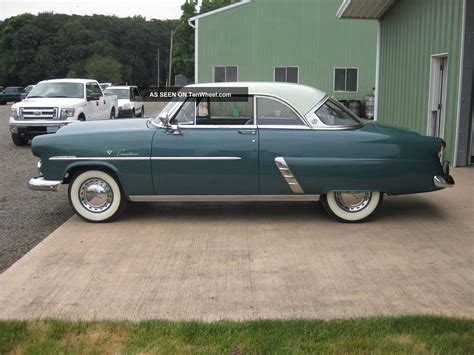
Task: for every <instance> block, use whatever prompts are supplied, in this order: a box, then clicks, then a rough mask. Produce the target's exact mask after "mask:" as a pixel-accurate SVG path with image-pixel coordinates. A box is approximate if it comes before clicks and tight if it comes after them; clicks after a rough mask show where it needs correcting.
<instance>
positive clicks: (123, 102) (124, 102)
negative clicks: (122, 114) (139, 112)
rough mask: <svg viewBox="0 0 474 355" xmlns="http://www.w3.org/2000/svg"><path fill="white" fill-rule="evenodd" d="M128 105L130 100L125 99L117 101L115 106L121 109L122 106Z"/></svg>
mask: <svg viewBox="0 0 474 355" xmlns="http://www.w3.org/2000/svg"><path fill="white" fill-rule="evenodd" d="M128 103H130V100H127V99H119V100H117V104H118V105H119V107H122V106H123V105H125V104H128Z"/></svg>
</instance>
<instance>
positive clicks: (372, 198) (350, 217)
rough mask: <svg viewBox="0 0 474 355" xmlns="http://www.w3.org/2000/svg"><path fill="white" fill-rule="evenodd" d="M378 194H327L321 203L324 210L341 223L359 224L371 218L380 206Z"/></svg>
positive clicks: (335, 192) (380, 199) (379, 194)
mask: <svg viewBox="0 0 474 355" xmlns="http://www.w3.org/2000/svg"><path fill="white" fill-rule="evenodd" d="M382 200H383V194H382V193H380V192H341V191H334V192H328V193H327V194H325V195H323V196H322V198H321V201H322V203H323V206H324V208H325V210H326V211H327V212H328V213H329V214H330V215H331V216H332V217H334V218H336V219H337V220H339V221H342V222H361V221H363V220H365V219H367V218H368V217H369V216H371V215H372V214H373V213H374V212H375V211H376V210H377V208H378V207H379V206H380V204H381V203H382Z"/></svg>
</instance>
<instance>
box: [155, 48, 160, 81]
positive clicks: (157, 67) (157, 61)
mask: <svg viewBox="0 0 474 355" xmlns="http://www.w3.org/2000/svg"><path fill="white" fill-rule="evenodd" d="M156 86H158V87H159V86H160V49H159V48H158V50H157V55H156Z"/></svg>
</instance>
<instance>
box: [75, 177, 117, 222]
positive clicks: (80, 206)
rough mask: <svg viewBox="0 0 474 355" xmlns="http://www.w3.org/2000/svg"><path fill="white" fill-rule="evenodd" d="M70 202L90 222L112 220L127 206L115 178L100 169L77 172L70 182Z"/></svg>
mask: <svg viewBox="0 0 474 355" xmlns="http://www.w3.org/2000/svg"><path fill="white" fill-rule="evenodd" d="M68 197H69V202H70V203H71V205H72V207H73V208H74V210H75V211H76V213H77V214H78V215H79V216H80V217H81V218H83V219H85V220H86V221H89V222H96V223H97V222H111V221H112V220H114V219H116V218H117V217H118V216H119V215H120V213H122V211H123V210H124V208H125V204H126V199H125V196H124V194H123V192H122V189H121V188H120V186H119V183H118V182H117V180H115V178H114V177H113V176H112V175H110V174H109V173H106V172H104V171H100V170H87V171H82V172H79V173H78V174H76V175H75V176H74V177H73V179H72V181H71V182H70V184H69V189H68Z"/></svg>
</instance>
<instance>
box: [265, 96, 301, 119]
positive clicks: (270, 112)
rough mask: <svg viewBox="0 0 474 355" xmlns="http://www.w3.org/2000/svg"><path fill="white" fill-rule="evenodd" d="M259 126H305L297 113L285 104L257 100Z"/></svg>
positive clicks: (275, 101)
mask: <svg viewBox="0 0 474 355" xmlns="http://www.w3.org/2000/svg"><path fill="white" fill-rule="evenodd" d="M257 125H259V126H281V125H283V126H304V123H303V122H302V121H301V119H300V118H299V117H298V115H297V114H296V112H295V111H293V110H292V109H291V108H290V107H289V106H287V105H286V104H284V103H283V102H280V101H277V100H274V99H271V98H266V97H258V98H257Z"/></svg>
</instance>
